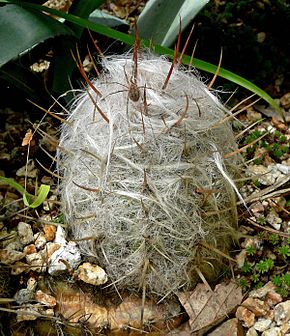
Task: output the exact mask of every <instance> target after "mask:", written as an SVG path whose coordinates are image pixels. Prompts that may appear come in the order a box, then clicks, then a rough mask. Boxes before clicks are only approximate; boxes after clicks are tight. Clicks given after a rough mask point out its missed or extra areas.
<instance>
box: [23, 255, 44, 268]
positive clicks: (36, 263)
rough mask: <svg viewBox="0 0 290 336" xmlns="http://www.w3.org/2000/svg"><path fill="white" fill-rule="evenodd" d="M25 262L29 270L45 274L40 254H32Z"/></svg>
mask: <svg viewBox="0 0 290 336" xmlns="http://www.w3.org/2000/svg"><path fill="white" fill-rule="evenodd" d="M26 262H27V263H28V264H29V266H30V270H31V271H34V272H38V273H42V272H45V270H46V262H45V259H44V258H43V256H42V255H41V253H39V252H37V253H32V254H28V255H27V256H26Z"/></svg>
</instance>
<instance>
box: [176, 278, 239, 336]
mask: <svg viewBox="0 0 290 336" xmlns="http://www.w3.org/2000/svg"><path fill="white" fill-rule="evenodd" d="M178 298H179V301H180V302H181V304H182V305H183V307H184V308H185V310H186V312H187V314H188V316H189V325H190V328H191V332H193V333H196V334H197V335H203V334H204V333H205V332H206V331H207V330H209V329H210V328H212V327H213V326H215V325H216V324H218V323H219V322H221V321H222V320H223V319H224V318H225V317H226V316H227V315H228V314H229V313H230V312H231V311H232V310H233V309H234V308H236V307H237V306H238V305H239V304H240V303H241V302H242V298H243V295H242V290H241V288H240V287H239V286H238V285H237V284H235V283H234V282H230V283H229V284H225V283H221V284H218V285H217V286H216V287H215V289H214V291H212V290H210V289H209V288H208V287H207V286H206V285H205V284H198V285H197V286H196V288H195V290H194V291H192V292H188V293H180V294H179V295H178Z"/></svg>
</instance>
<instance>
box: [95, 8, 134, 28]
mask: <svg viewBox="0 0 290 336" xmlns="http://www.w3.org/2000/svg"><path fill="white" fill-rule="evenodd" d="M89 20H90V21H91V22H94V23H98V24H101V25H103V26H107V27H111V28H114V27H120V26H125V27H128V26H129V25H128V23H127V22H126V21H125V20H121V19H119V18H117V17H116V16H113V15H110V14H107V13H105V12H104V11H102V10H100V9H96V10H94V11H93V12H92V13H91V14H90V16H89Z"/></svg>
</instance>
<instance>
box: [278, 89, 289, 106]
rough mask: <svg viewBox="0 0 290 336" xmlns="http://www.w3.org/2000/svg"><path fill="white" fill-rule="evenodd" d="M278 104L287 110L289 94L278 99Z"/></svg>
mask: <svg viewBox="0 0 290 336" xmlns="http://www.w3.org/2000/svg"><path fill="white" fill-rule="evenodd" d="M280 103H281V105H282V106H283V107H284V109H286V110H288V109H289V108H290V92H288V93H286V94H284V96H282V97H281V98H280Z"/></svg>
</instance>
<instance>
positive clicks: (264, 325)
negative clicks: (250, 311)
mask: <svg viewBox="0 0 290 336" xmlns="http://www.w3.org/2000/svg"><path fill="white" fill-rule="evenodd" d="M271 323H272V320H269V319H266V318H263V317H260V318H258V320H257V322H255V324H254V326H253V327H254V328H255V329H256V330H258V331H260V332H262V331H265V330H267V329H269V328H270V326H271Z"/></svg>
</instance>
